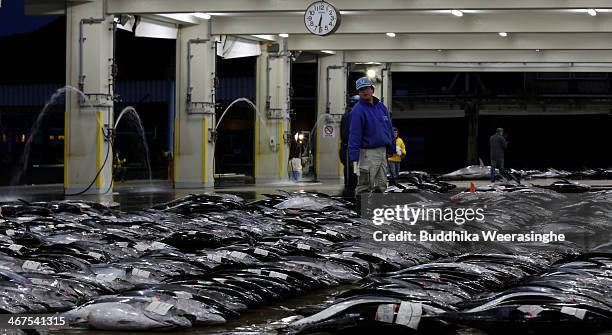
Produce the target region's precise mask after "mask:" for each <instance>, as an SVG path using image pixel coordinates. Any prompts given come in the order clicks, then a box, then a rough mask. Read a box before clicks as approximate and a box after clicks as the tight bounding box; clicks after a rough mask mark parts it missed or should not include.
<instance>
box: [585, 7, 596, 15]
mask: <svg viewBox="0 0 612 335" xmlns="http://www.w3.org/2000/svg"><path fill="white" fill-rule="evenodd" d="M587 14H589V15H591V16H595V15H597V10H595V9H593V8H589V9H587Z"/></svg>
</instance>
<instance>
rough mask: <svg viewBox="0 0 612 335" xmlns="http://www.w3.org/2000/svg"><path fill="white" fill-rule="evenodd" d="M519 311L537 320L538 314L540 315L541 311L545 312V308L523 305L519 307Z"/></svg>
mask: <svg viewBox="0 0 612 335" xmlns="http://www.w3.org/2000/svg"><path fill="white" fill-rule="evenodd" d="M517 309H518V310H519V311H521V312H523V313H525V314H527V316H526V317H527V318H535V317H536V316H538V314H540V312H541V311H543V310H544V308H542V307H541V306H539V305H522V306H519V308H517Z"/></svg>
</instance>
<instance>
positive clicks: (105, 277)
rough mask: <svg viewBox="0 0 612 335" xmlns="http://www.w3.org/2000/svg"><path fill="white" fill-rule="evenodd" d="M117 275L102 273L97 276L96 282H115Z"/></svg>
mask: <svg viewBox="0 0 612 335" xmlns="http://www.w3.org/2000/svg"><path fill="white" fill-rule="evenodd" d="M115 278H117V277H115V275H114V274H112V273H100V274H97V275H96V280H97V281H103V282H112V281H113V280H115Z"/></svg>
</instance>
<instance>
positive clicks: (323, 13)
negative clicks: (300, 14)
mask: <svg viewBox="0 0 612 335" xmlns="http://www.w3.org/2000/svg"><path fill="white" fill-rule="evenodd" d="M304 24H305V25H306V29H308V31H309V32H311V33H313V34H315V35H319V36H325V35H329V34H333V33H334V32H335V31H336V30H337V29H338V27H339V26H340V12H339V11H338V10H337V9H336V7H334V6H333V5H332V4H330V3H328V2H325V1H317V2H314V3H312V4H311V5H310V6H308V8H307V9H306V12H305V13H304Z"/></svg>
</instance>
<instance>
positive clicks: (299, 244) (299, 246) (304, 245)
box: [297, 243, 310, 250]
mask: <svg viewBox="0 0 612 335" xmlns="http://www.w3.org/2000/svg"><path fill="white" fill-rule="evenodd" d="M297 248H298V249H302V250H310V246H309V245H308V244H304V243H298V245H297Z"/></svg>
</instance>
